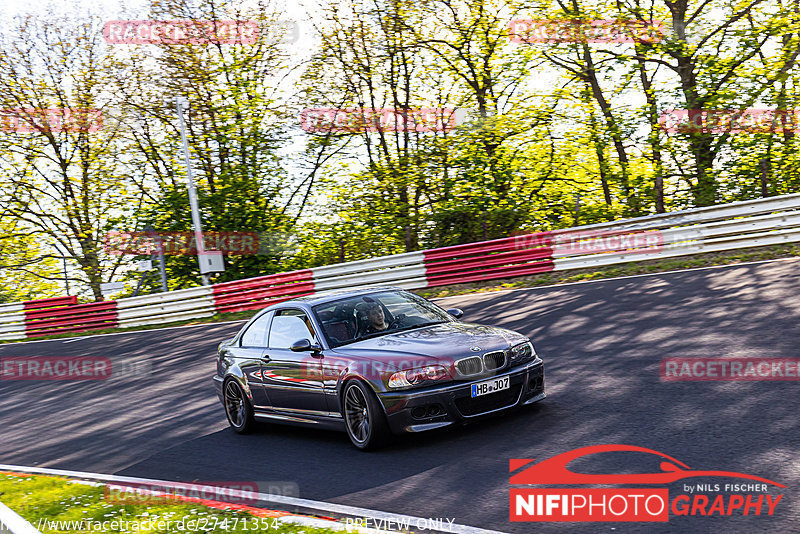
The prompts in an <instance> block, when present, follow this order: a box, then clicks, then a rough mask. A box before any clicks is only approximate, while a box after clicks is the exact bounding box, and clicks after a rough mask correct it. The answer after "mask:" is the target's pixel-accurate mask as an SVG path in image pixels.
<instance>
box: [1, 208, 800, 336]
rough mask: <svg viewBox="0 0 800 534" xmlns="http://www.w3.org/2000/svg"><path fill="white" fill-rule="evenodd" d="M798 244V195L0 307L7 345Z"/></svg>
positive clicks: (2, 330)
mask: <svg viewBox="0 0 800 534" xmlns="http://www.w3.org/2000/svg"><path fill="white" fill-rule="evenodd" d="M798 242H800V194H792V195H784V196H780V197H773V198H767V199H759V200H748V201H744V202H735V203H732V204H724V205H721V206H712V207H707V208H699V209H694V210H686V211H680V212H673V213H666V214H660V215H651V216H647V217H638V218H635V219H626V220H620V221H612V222H608V223H598V224H590V225H584V226H578V227H573V228H568V229H566V230H556V231H552V232H539V233H534V234H526V235H518V236H512V237H507V238H503V239H495V240H491V241H483V242H480V243H468V244H464V245H455V246H450V247H443V248H437V249H432V250H424V251H419V252H409V253H405V254H395V255H392V256H383V257H379V258H370V259H366V260H358V261H353V262H347V263H340V264H335V265H327V266H324V267H315V268H313V269H306V270H301V271H293V272H289V273H279V274H271V275H267V276H259V277H255V278H248V279H244V280H237V281H233V282H224V283H220V284H214V285H212V286H205V287H196V288H191V289H183V290H178V291H170V292H167V293H158V294H155V295H146V296H142V297H132V298H123V299H119V300H117V301H107V302H100V303H92V304H77V301H76V299H75V297H58V298H55V299H43V300H37V301H28V302H23V303H14V304H4V305H0V340H4V339H22V338H25V337H36V336H42V335H46V334H54V333H61V332H78V331H84V330H92V329H98V328H108V327H110V326H121V327H127V326H141V325H152V324H165V323H169V322H175V321H183V320H190V319H198V318H203V317H210V316H212V315H214V314H215V313H229V312H238V311H245V310H256V309H260V308H264V307H266V306H268V305H270V304H273V303H275V302H279V301H281V300H287V299H291V298H295V297H298V296H302V295H310V294H313V293H315V292H318V291H326V290H335V289H360V288H368V287H375V286H387V285H393V286H399V287H403V288H406V289H421V288H425V287H437V286H442V285H449V284H458V283H466V282H477V281H486V280H497V279H503V278H512V277H518V276H527V275H531V274H537V273H544V272H550V271H564V270H569V269H582V268H592V267H601V266H606V265H613V264H620V263H627V262H632V261H643V260H650V259H658V258H670V257H677V256H688V255H693V254H701V253H705V252H720V251H728V250H736V249H741V248H751V247H761V246H768V245H776V244H785V243H798Z"/></svg>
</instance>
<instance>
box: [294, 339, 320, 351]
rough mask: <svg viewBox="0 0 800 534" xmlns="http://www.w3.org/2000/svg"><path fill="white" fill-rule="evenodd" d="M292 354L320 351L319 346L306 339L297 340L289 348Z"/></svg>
mask: <svg viewBox="0 0 800 534" xmlns="http://www.w3.org/2000/svg"><path fill="white" fill-rule="evenodd" d="M289 349H290V350H291V351H292V352H314V351H317V350H320V346H319V345H313V344H312V343H311V341H309V340H308V339H298V340H297V341H295V342H294V343H292V346H291V347H289Z"/></svg>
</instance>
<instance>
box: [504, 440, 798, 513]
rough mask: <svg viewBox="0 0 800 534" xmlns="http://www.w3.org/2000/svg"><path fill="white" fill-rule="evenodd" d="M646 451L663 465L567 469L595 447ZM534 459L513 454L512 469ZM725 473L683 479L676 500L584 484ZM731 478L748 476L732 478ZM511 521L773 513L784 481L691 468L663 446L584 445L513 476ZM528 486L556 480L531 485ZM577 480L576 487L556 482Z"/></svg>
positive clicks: (656, 482)
mask: <svg viewBox="0 0 800 534" xmlns="http://www.w3.org/2000/svg"><path fill="white" fill-rule="evenodd" d="M607 452H613V453H622V452H625V453H645V454H650V455H655V456H657V457H659V458H658V460H660V466H659V467H660V469H661V470H660V471H659V472H652V473H624V474H611V473H609V474H584V473H578V472H575V471H571V470H569V469H567V465H568V464H569V463H571V462H572V461H574V460H577V459H579V458H584V457H588V456H590V455H594V454H597V453H607ZM531 462H534V460H526V459H512V460H510V462H509V469H510V472H512V473H513V472H514V471H518V470H519V469H520V468H522V467H524V466H526V465H529V464H530V463H531ZM709 477H714V478H716V477H724V478H726V479H729V480H727V481H725V482H722V483H708V482H706V481H705V480H703V482H701V483H693V484H685V483H684V484H682V486H683V487H682V488H680V490H679V494H678V495H676V496H675V498H673V499H672V500H670V498H669V488H667V487H624V488H619V487H615V488H595V487H592V488H589V487H574V486H581V485H587V486H588V485H591V486H596V485H606V486H607V485H626V486H628V485H632V486H638V485H645V486H666V485H668V484H672V483H674V482H676V481H679V480H684V479H689V478H701V479H706V478H709ZM730 479H744V480H745V481H746V482H745V481H742V480H739V481H733V480H730ZM510 483H511V484H512V485H525V486H528V487H524V488H514V487H512V488H511V491H510V512H509V519H510V520H511V521H574V522H593V521H651V522H652V521H662V522H664V521H669V517H670V511H671V512H672V514H673V515H675V516H688V515H691V516H732V515H745V516H749V515H757V516H761V515H767V516H771V515H773V513H774V512H775V508H776V507H777V506H778V503H779V502H780V501H781V499H782V498H783V495H777V496H776V495H771V494H769V493H767V491H768V488H769V486H775V487H778V488H785V487H786V486H784V485H782V484H779V483H777V482H773V481H772V480H767V479H766V478H761V477H758V476H754V475H748V474H745V473H736V472H732V471H714V470H710V471H707V470H697V469H692V468H690V467H689V466H688V465H686V464H684V463H683V462H681V461H680V460H676V459H675V458H673V457H671V456H668V455H666V454H664V453H662V452H658V451H654V450H652V449H646V448H644V447H637V446H635V445H613V444H610V445H594V446H591V447H581V448H579V449H574V450H572V451H569V452H565V453H563V454H559V455H557V456H554V457H552V458H549V459H547V460H544V461H541V462H538V463H535V464H534V465H532V466H530V467H527V468H526V469H523V470H522V471H520V472H518V473H516V474H514V475H512V476H511V480H510ZM530 486H556V487H544V488H532V487H530ZM558 486H573V487H558Z"/></svg>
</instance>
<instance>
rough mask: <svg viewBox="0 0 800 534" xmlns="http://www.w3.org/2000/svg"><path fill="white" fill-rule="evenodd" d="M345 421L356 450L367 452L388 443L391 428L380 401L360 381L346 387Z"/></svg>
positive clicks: (352, 382)
mask: <svg viewBox="0 0 800 534" xmlns="http://www.w3.org/2000/svg"><path fill="white" fill-rule="evenodd" d="M343 404H344V419H345V421H344V422H345V427H346V428H347V435H348V437H349V438H350V441H351V442H352V443H353V445H355V446H356V448H358V449H360V450H362V451H366V450H371V449H375V448H377V447H379V446H381V445H383V444H384V443H385V442H386V439H387V438H388V436H389V428H388V425H387V424H386V416H385V415H384V413H383V408H381V405H380V403H379V402H378V399H377V398H376V397H375V394H374V393H372V391H371V390H370V388H369V387H368V386H367V385H366V384H364V383H363V382H361V381H360V380H352V381H350V382H348V383H347V384H346V385H345V387H344V400H343Z"/></svg>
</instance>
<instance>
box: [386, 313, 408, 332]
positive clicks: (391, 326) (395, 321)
mask: <svg viewBox="0 0 800 534" xmlns="http://www.w3.org/2000/svg"><path fill="white" fill-rule="evenodd" d="M405 318H406V315H405V314H404V313H401V314H400V315H396V316H395V317H394V319H392V322H391V323H389V326H388V327H387V330H394V329H395V328H398V327H399V326H400V323H401V322H402V321H403V319H405Z"/></svg>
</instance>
